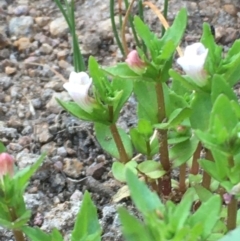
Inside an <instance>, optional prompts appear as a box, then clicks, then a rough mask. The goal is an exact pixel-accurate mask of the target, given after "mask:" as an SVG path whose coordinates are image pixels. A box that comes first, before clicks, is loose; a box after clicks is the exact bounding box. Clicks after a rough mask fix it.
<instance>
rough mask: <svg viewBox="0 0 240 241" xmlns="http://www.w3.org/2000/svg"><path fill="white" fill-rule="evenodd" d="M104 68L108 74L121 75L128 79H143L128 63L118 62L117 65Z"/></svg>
mask: <svg viewBox="0 0 240 241" xmlns="http://www.w3.org/2000/svg"><path fill="white" fill-rule="evenodd" d="M104 70H105V71H106V73H107V74H110V75H113V76H116V77H121V78H124V79H127V80H129V81H130V80H135V79H141V77H139V75H138V74H136V73H135V72H134V71H132V70H131V69H130V68H129V66H128V65H127V64H126V63H118V64H117V65H115V66H109V67H105V68H104Z"/></svg>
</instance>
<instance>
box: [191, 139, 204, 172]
mask: <svg viewBox="0 0 240 241" xmlns="http://www.w3.org/2000/svg"><path fill="white" fill-rule="evenodd" d="M201 150H202V144H201V143H200V142H199V143H198V145H197V148H196V150H195V152H194V154H193V159H192V167H191V170H190V173H191V174H193V175H197V174H198V171H199V163H198V159H199V158H200V154H201Z"/></svg>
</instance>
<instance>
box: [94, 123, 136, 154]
mask: <svg viewBox="0 0 240 241" xmlns="http://www.w3.org/2000/svg"><path fill="white" fill-rule="evenodd" d="M94 129H95V132H96V137H97V140H98V142H99V143H100V145H101V147H102V148H103V149H104V150H105V151H106V152H108V153H109V154H111V155H112V156H113V157H115V158H117V159H120V154H119V150H118V148H117V145H116V143H115V141H114V138H113V134H112V132H111V130H110V129H109V126H107V125H103V124H100V123H95V125H94ZM118 132H119V135H120V137H121V139H122V140H123V144H124V147H125V150H126V153H127V155H128V157H129V159H130V158H131V157H132V155H133V150H132V143H131V140H130V138H129V136H128V135H127V134H126V132H125V131H124V130H122V129H120V128H118Z"/></svg>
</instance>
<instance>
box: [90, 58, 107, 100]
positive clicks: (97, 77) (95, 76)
mask: <svg viewBox="0 0 240 241" xmlns="http://www.w3.org/2000/svg"><path fill="white" fill-rule="evenodd" d="M88 65H89V73H90V76H91V77H92V80H93V85H94V87H95V89H96V90H97V93H98V94H99V96H100V97H101V100H104V101H105V100H106V98H107V97H108V96H107V91H108V90H110V82H109V80H108V79H107V76H106V74H105V71H104V70H102V69H101V68H100V66H99V65H98V62H97V61H96V59H95V58H94V57H92V56H90V58H89V61H88Z"/></svg>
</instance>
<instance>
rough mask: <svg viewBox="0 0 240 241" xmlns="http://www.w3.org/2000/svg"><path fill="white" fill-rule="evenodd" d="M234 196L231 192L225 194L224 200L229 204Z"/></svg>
mask: <svg viewBox="0 0 240 241" xmlns="http://www.w3.org/2000/svg"><path fill="white" fill-rule="evenodd" d="M232 197H233V195H232V194H229V193H224V194H223V200H224V202H225V203H226V204H227V205H228V204H229V203H230V202H231V201H232Z"/></svg>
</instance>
